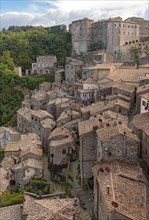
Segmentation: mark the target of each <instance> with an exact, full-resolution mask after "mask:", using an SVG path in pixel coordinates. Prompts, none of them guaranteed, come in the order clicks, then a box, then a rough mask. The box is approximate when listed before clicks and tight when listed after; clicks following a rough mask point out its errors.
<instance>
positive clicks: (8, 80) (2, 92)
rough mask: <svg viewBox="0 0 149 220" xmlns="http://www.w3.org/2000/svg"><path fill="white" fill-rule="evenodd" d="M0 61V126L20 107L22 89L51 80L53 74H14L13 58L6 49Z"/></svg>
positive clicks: (32, 87)
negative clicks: (22, 75) (20, 75)
mask: <svg viewBox="0 0 149 220" xmlns="http://www.w3.org/2000/svg"><path fill="white" fill-rule="evenodd" d="M0 61H1V62H0V115H1V117H0V126H1V125H4V126H9V125H10V120H11V119H12V118H13V116H14V115H15V113H16V111H17V110H18V108H20V107H21V101H22V100H23V90H24V89H28V90H33V89H35V88H36V87H37V86H38V85H39V83H42V82H44V81H47V82H53V81H54V75H52V74H47V75H41V76H24V77H19V76H17V75H15V74H14V72H13V70H12V69H13V66H14V62H13V59H12V58H11V57H10V53H9V52H6V51H5V52H4V53H3V54H2V55H1V56H0ZM15 121H16V120H13V122H12V123H13V124H11V125H14V122H15Z"/></svg>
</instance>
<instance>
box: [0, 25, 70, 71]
mask: <svg viewBox="0 0 149 220" xmlns="http://www.w3.org/2000/svg"><path fill="white" fill-rule="evenodd" d="M55 30H56V31H55ZM4 51H7V52H4ZM3 52H4V53H7V55H8V52H9V53H10V57H11V58H12V59H13V61H14V64H15V65H16V66H22V67H23V69H25V68H30V67H31V63H32V62H34V61H35V60H36V57H37V56H48V55H56V56H57V58H58V62H59V63H60V64H64V62H65V57H66V56H69V55H70V53H71V34H70V33H68V32H66V30H65V28H58V27H57V26H56V28H54V27H53V28H43V27H32V26H27V27H24V26H23V27H18V26H12V27H10V28H9V29H8V30H5V29H4V30H2V31H1V32H0V55H2V53H3Z"/></svg>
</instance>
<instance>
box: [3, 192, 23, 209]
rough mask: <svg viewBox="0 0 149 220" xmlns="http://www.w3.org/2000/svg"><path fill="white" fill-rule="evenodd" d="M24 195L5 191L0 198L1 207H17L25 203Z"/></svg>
mask: <svg viewBox="0 0 149 220" xmlns="http://www.w3.org/2000/svg"><path fill="white" fill-rule="evenodd" d="M23 198H24V194H23V193H21V192H20V193H16V192H10V191H4V192H3V193H2V195H1V196H0V207H5V206H10V205H16V204H21V203H23Z"/></svg>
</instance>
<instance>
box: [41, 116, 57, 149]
mask: <svg viewBox="0 0 149 220" xmlns="http://www.w3.org/2000/svg"><path fill="white" fill-rule="evenodd" d="M55 126H56V122H55V121H54V120H53V119H51V118H46V119H44V120H42V121H41V142H42V147H43V149H44V152H47V151H48V137H49V135H50V134H51V132H52V131H53V130H54V128H55Z"/></svg>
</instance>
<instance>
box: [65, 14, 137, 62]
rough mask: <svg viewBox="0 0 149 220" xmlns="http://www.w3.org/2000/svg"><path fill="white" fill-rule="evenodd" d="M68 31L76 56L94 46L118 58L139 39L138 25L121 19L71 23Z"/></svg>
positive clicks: (83, 20) (87, 20) (85, 20)
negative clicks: (70, 34)
mask: <svg viewBox="0 0 149 220" xmlns="http://www.w3.org/2000/svg"><path fill="white" fill-rule="evenodd" d="M69 29H70V32H71V33H72V48H73V50H74V51H76V52H77V53H78V54H79V53H80V52H87V51H88V50H89V49H90V48H91V47H92V45H95V44H96V45H97V49H103V48H104V49H106V51H107V52H109V53H111V54H113V55H114V56H115V57H116V58H119V56H121V51H122V52H126V51H127V50H128V48H130V46H134V45H136V43H138V42H139V38H140V33H139V30H140V29H139V24H138V23H137V22H136V21H133V20H130V19H128V20H124V21H123V20H122V18H121V17H115V18H109V19H107V20H99V21H97V22H94V21H93V20H89V19H82V20H78V21H73V22H72V24H71V25H70V26H69ZM98 47H99V48H98Z"/></svg>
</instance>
